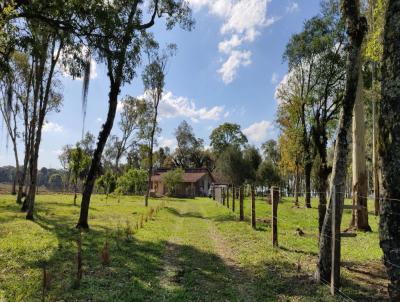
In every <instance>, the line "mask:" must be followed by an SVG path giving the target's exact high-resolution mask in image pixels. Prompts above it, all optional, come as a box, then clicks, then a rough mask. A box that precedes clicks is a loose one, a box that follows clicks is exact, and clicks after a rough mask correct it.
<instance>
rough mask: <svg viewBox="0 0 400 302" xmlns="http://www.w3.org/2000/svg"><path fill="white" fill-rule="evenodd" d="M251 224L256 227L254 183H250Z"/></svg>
mask: <svg viewBox="0 0 400 302" xmlns="http://www.w3.org/2000/svg"><path fill="white" fill-rule="evenodd" d="M251 226H252V228H253V229H255V228H256V194H255V192H254V185H251Z"/></svg>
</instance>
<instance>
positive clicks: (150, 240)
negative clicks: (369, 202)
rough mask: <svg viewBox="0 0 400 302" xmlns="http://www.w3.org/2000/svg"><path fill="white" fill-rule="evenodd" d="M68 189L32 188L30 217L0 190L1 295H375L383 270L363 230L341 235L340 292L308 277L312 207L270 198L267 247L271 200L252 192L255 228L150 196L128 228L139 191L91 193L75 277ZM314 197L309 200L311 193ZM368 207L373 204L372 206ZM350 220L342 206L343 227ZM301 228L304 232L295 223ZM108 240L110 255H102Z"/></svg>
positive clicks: (313, 254)
mask: <svg viewBox="0 0 400 302" xmlns="http://www.w3.org/2000/svg"><path fill="white" fill-rule="evenodd" d="M72 198H73V197H72V196H68V195H39V196H38V198H37V213H36V217H37V219H36V221H35V222H31V221H26V220H25V219H24V214H23V213H20V212H19V208H18V206H17V205H16V204H15V203H14V197H12V196H7V195H0V259H1V260H0V301H1V302H3V301H41V300H42V280H43V277H42V275H43V266H46V267H47V271H48V274H49V277H48V278H47V280H48V284H47V289H46V291H45V301H352V300H355V301H384V300H385V296H386V280H385V278H386V276H385V273H384V269H383V266H382V264H381V261H380V259H381V257H382V253H381V251H380V249H379V246H378V235H377V218H375V217H374V216H373V215H371V216H370V224H371V227H372V229H373V232H372V233H365V234H364V233H359V234H358V236H357V237H356V238H345V239H343V241H342V247H343V248H342V259H343V268H342V277H343V288H342V294H341V296H338V297H337V298H335V299H334V298H332V297H331V296H330V295H329V288H328V287H327V286H323V285H317V284H316V283H315V282H314V281H313V278H312V274H313V272H314V270H315V263H316V259H317V251H318V246H317V245H318V242H317V215H318V213H317V209H316V208H313V209H305V208H294V207H293V206H292V202H291V200H289V199H283V201H282V203H281V204H280V205H279V246H280V247H279V249H273V248H272V247H271V231H270V225H269V221H270V218H271V215H270V213H271V208H270V206H269V205H267V204H266V202H265V201H262V200H258V201H257V217H258V218H259V221H258V226H257V229H256V230H253V229H252V228H251V227H250V223H249V221H248V217H249V214H250V212H249V207H248V206H249V200H247V199H246V201H245V204H246V221H245V222H239V221H238V219H237V214H233V213H232V212H231V211H230V210H228V209H226V208H225V207H223V206H222V205H220V204H217V203H216V202H215V201H212V200H209V199H206V198H204V199H202V198H198V199H195V200H184V199H158V200H151V201H150V205H151V206H152V207H156V206H159V207H160V206H164V207H163V209H162V210H160V211H159V212H158V213H157V214H156V215H155V216H154V217H153V218H152V219H150V220H149V221H148V222H144V227H143V228H140V229H139V230H136V224H137V222H138V221H139V220H140V216H141V214H143V213H146V212H147V211H148V209H146V208H145V207H144V206H143V199H142V198H141V197H122V198H121V200H120V202H118V201H117V200H116V199H113V198H109V199H108V200H106V199H105V197H104V196H99V195H97V196H94V197H93V199H92V203H91V209H90V221H89V224H90V227H91V229H90V231H89V232H85V233H83V234H82V249H83V250H82V257H83V278H82V280H81V282H80V284H78V283H77V282H76V260H75V259H76V254H77V252H76V251H77V243H76V241H77V238H78V237H79V236H78V232H77V230H76V229H75V228H74V226H75V223H76V221H77V217H78V214H79V207H77V206H73V204H72ZM313 202H314V203H313V205H314V206H316V205H317V202H316V201H313ZM371 208H372V207H371ZM349 220H350V211H348V210H346V211H345V214H344V221H343V228H345V227H346V226H347V225H348V223H349ZM297 228H301V229H302V230H303V231H304V233H305V235H304V236H299V235H298V234H297V232H296V229H297ZM106 241H107V242H108V243H109V254H110V259H111V262H110V264H109V265H103V264H102V257H101V254H102V250H103V247H104V244H105V242H106Z"/></svg>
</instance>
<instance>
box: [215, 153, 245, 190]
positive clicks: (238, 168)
mask: <svg viewBox="0 0 400 302" xmlns="http://www.w3.org/2000/svg"><path fill="white" fill-rule="evenodd" d="M248 169H249V166H248V162H246V161H245V159H244V158H243V152H242V151H241V150H240V148H239V146H237V145H231V146H228V147H226V148H225V149H224V151H223V152H222V153H221V155H220V156H219V158H218V160H217V163H216V173H217V175H219V176H221V178H223V179H226V180H227V181H228V182H229V183H231V184H234V185H236V186H240V185H242V184H243V183H244V181H245V180H246V179H247V178H248Z"/></svg>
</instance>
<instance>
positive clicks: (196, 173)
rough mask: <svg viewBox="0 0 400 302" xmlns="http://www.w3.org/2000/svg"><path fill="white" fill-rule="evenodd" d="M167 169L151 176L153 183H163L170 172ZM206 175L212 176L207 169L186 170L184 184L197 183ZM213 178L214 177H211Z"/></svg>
mask: <svg viewBox="0 0 400 302" xmlns="http://www.w3.org/2000/svg"><path fill="white" fill-rule="evenodd" d="M168 171H169V170H167V169H162V170H161V169H160V170H157V171H155V172H154V174H153V175H152V176H151V181H162V180H163V178H164V175H165V174H166V173H167V172H168ZM205 175H210V173H209V172H208V170H207V169H186V170H185V173H184V174H183V182H186V183H196V182H198V181H199V180H200V179H201V178H202V177H204V176H205ZM210 176H211V178H212V175H210Z"/></svg>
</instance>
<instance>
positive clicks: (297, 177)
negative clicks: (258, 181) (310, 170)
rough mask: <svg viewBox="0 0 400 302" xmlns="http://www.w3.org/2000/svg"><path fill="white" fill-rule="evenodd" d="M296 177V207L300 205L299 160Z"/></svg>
mask: <svg viewBox="0 0 400 302" xmlns="http://www.w3.org/2000/svg"><path fill="white" fill-rule="evenodd" d="M294 178H295V180H294V205H295V206H296V207H299V191H300V175H299V163H298V162H296V171H295V176H294ZM271 198H272V197H271Z"/></svg>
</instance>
